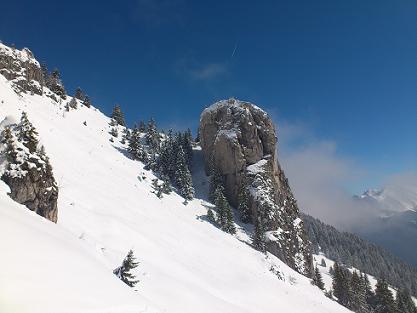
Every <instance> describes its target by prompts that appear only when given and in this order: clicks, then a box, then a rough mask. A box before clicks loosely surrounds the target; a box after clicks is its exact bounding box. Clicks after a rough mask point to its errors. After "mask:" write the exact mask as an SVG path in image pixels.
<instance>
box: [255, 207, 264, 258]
mask: <svg viewBox="0 0 417 313" xmlns="http://www.w3.org/2000/svg"><path fill="white" fill-rule="evenodd" d="M252 244H253V246H254V247H255V248H256V249H257V250H259V251H261V252H265V251H266V237H265V226H264V223H263V221H262V218H261V217H260V216H259V215H258V216H257V219H256V222H255V230H254V234H253V237H252Z"/></svg>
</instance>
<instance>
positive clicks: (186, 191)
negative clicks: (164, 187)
mask: <svg viewBox="0 0 417 313" xmlns="http://www.w3.org/2000/svg"><path fill="white" fill-rule="evenodd" d="M175 177H176V184H177V187H178V190H179V192H180V194H181V196H183V197H184V198H185V199H186V200H191V199H193V198H194V187H193V182H192V178H191V173H190V170H189V169H188V165H187V160H186V159H185V153H184V150H183V149H182V146H179V148H178V154H177V158H176V164H175Z"/></svg>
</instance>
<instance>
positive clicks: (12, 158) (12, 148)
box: [1, 127, 17, 165]
mask: <svg viewBox="0 0 417 313" xmlns="http://www.w3.org/2000/svg"><path fill="white" fill-rule="evenodd" d="M15 140H16V138H15V137H14V134H13V132H12V130H11V129H10V127H6V128H5V129H4V131H3V138H2V141H1V143H2V144H3V145H4V146H5V150H4V152H3V153H4V155H5V156H6V160H7V162H8V163H9V165H10V164H15V163H17V151H16V145H15Z"/></svg>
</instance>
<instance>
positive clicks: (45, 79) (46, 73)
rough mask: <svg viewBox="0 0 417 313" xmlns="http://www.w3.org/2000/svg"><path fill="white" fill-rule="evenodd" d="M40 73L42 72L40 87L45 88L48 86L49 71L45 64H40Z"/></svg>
mask: <svg viewBox="0 0 417 313" xmlns="http://www.w3.org/2000/svg"><path fill="white" fill-rule="evenodd" d="M41 71H42V82H41V84H42V87H44V86H46V87H48V85H49V82H48V81H49V71H48V67H47V65H46V63H42V64H41Z"/></svg>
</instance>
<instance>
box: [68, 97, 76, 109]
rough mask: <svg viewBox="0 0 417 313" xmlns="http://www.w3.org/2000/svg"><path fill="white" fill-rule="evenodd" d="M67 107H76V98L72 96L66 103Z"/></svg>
mask: <svg viewBox="0 0 417 313" xmlns="http://www.w3.org/2000/svg"><path fill="white" fill-rule="evenodd" d="M68 107H69V108H71V109H77V100H76V99H75V98H74V97H72V98H71V100H70V102H69V103H68Z"/></svg>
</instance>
